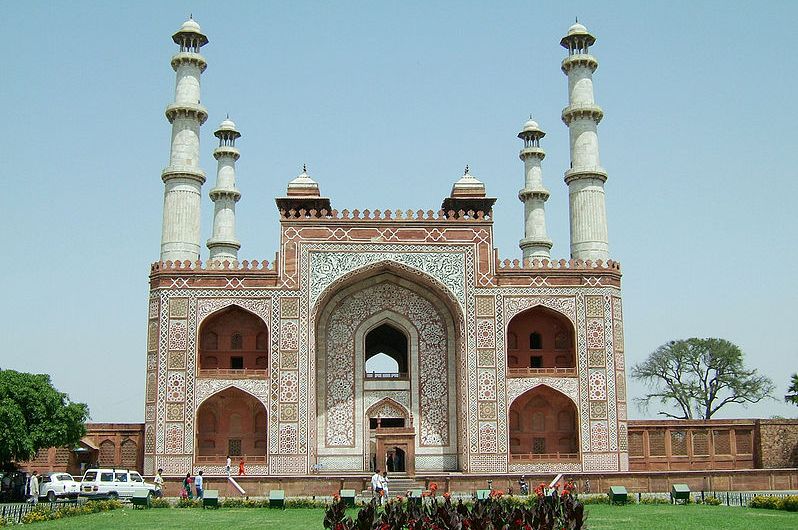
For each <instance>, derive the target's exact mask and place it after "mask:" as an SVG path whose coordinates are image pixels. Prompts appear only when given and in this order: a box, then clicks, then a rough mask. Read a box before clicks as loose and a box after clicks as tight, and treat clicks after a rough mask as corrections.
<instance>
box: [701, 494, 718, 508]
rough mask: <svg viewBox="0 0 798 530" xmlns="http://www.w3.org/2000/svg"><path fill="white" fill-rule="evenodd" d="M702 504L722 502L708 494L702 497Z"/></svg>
mask: <svg viewBox="0 0 798 530" xmlns="http://www.w3.org/2000/svg"><path fill="white" fill-rule="evenodd" d="M704 504H708V505H710V506H720V505H721V504H722V503H721V500H720V499H719V498H717V497H713V496H709V497H706V498H705V499H704Z"/></svg>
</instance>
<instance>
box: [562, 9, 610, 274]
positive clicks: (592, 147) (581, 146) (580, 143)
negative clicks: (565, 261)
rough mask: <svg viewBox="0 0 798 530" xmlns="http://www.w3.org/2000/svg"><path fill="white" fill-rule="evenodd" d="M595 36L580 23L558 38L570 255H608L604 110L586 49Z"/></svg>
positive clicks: (603, 257)
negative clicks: (564, 93) (563, 79)
mask: <svg viewBox="0 0 798 530" xmlns="http://www.w3.org/2000/svg"><path fill="white" fill-rule="evenodd" d="M595 41H596V38H595V37H594V36H593V35H591V34H590V33H588V31H587V29H586V28H585V27H584V26H583V25H582V24H579V23H576V24H574V25H573V26H571V27H570V28H569V29H568V34H567V35H566V36H565V37H563V38H562V40H561V41H560V44H561V45H562V46H563V47H564V48H566V49H567V50H568V57H566V58H565V59H564V60H563V62H562V71H563V72H564V73H565V74H566V75H567V76H568V106H567V107H566V108H565V109H564V110H563V111H562V120H563V122H565V124H566V125H567V126H568V130H569V135H570V140H571V167H570V169H568V171H566V172H565V182H566V184H568V194H569V204H570V218H571V257H572V258H574V259H585V260H586V259H590V260H594V261H595V260H598V259H600V260H603V261H607V259H608V258H609V246H608V238H607V214H606V208H605V205H604V183H605V182H606V181H607V173H606V172H605V171H604V169H603V168H602V167H601V163H600V161H599V148H598V133H597V128H598V124H599V122H600V121H601V118H602V117H603V115H604V113H603V112H602V110H601V107H599V106H598V105H596V103H595V101H594V99H593V72H595V71H596V68H598V61H597V60H596V58H595V57H593V56H592V55H590V54H589V47H590V46H591V45H592V44H593V43H594V42H595Z"/></svg>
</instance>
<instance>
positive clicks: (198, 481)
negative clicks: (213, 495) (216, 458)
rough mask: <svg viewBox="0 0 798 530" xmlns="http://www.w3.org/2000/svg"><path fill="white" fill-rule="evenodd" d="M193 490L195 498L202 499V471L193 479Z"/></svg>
mask: <svg viewBox="0 0 798 530" xmlns="http://www.w3.org/2000/svg"><path fill="white" fill-rule="evenodd" d="M194 489H196V490H197V498H198V499H201V498H202V471H200V472H199V473H197V476H196V477H194Z"/></svg>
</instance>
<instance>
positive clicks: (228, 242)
mask: <svg viewBox="0 0 798 530" xmlns="http://www.w3.org/2000/svg"><path fill="white" fill-rule="evenodd" d="M213 134H214V136H216V137H217V138H218V139H219V147H217V148H216V149H214V151H213V157H214V158H215V159H216V160H218V161H219V166H218V168H217V170H216V186H215V187H214V188H213V189H212V190H211V191H210V193H209V195H210V197H211V200H212V201H213V205H214V210H213V235H212V236H211V238H210V239H209V240H208V250H210V256H209V259H210V260H216V261H224V260H228V261H230V262H231V263H232V262H234V261H238V249H240V248H241V243H239V242H238V239H236V203H237V202H238V200H239V199H240V198H241V193H240V192H239V191H238V189H237V188H236V160H238V158H239V157H240V156H241V154H240V153H239V152H238V149H236V139H237V138H239V137H240V136H241V133H240V132H238V131H237V130H236V124H235V123H233V121H232V120H231V119H230V118H229V117H228V118H227V119H225V120H224V121H223V122H222V123H221V125H219V129H218V130H217V131H216V132H215V133H213Z"/></svg>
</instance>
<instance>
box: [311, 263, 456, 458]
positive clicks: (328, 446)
mask: <svg viewBox="0 0 798 530" xmlns="http://www.w3.org/2000/svg"><path fill="white" fill-rule="evenodd" d="M403 293H404V294H403ZM363 296H365V297H371V298H369V300H368V301H366V303H364V304H358V305H357V308H358V309H356V310H355V311H354V312H351V311H349V309H348V306H347V305H346V304H350V303H354V301H355V300H359V298H360V297H363ZM390 296H394V297H395V298H394V299H390V298H386V297H390ZM414 299H417V300H419V302H418V303H417V305H416V306H414V307H415V309H410V310H408V309H407V308H405V306H408V307H409V305H408V304H410V300H414ZM418 304H421V305H422V306H423V305H425V304H426V305H427V306H428V307H431V308H433V309H432V311H434V312H435V314H436V315H438V316H437V317H435V318H439V319H440V322H441V323H442V324H441V325H442V328H441V329H443V335H442V340H441V341H439V345H442V346H441V347H443V348H445V353H444V354H443V357H436V358H440V359H443V360H442V362H443V363H444V364H443V365H442V369H441V370H438V372H437V373H438V374H440V375H441V377H444V378H446V379H447V380H448V378H449V377H451V378H452V379H451V381H450V382H448V383H445V382H444V383H441V384H435V385H428V386H426V387H425V386H424V385H423V384H419V383H414V382H413V381H414V380H413V377H419V378H424V377H427V376H428V375H429V374H428V373H425V374H415V375H413V371H414V370H415V368H414V366H415V364H419V363H420V364H422V365H425V366H426V364H425V363H424V362H423V361H422V360H421V359H422V358H425V357H424V355H425V351H428V350H426V347H427V342H429V338H428V336H427V335H426V334H425V333H424V329H425V328H424V326H425V324H424V322H423V321H418V322H415V323H412V321H413V320H414V317H413V316H412V315H411V313H413V311H414V310H418ZM411 305H412V304H411ZM344 307H347V310H346V311H343V313H341V312H340V311H342V309H340V308H344ZM391 312H393V313H395V314H397V315H401V317H402V318H401V319H402V320H407V322H408V325H410V326H411V327H413V328H417V329H418V330H419V331H414V332H413V333H414V334H415V335H414V336H415V337H417V338H416V339H413V340H415V341H416V342H417V343H414V344H411V345H410V347H408V348H407V350H408V352H409V353H410V355H411V359H410V360H409V362H408V363H407V365H408V371H409V372H410V373H411V376H410V380H411V381H410V383H411V385H415V384H418V385H419V386H420V387H421V388H429V389H432V388H442V389H443V391H444V394H443V395H442V399H445V401H440V400H438V403H444V410H445V412H444V413H441V414H439V415H438V417H441V418H443V423H445V424H446V425H447V426H448V427H446V432H445V433H443V434H442V435H440V432H439V429H438V426H431V425H430V423H429V420H428V419H427V418H428V417H429V416H427V415H426V412H425V411H426V410H427V407H428V406H427V405H426V401H425V400H427V398H426V397H425V395H424V394H423V392H421V395H419V388H418V387H414V389H413V390H412V392H414V395H415V396H417V398H416V399H417V402H416V405H415V406H416V407H417V408H418V409H419V410H418V412H417V411H416V410H415V409H414V410H413V415H414V417H415V425H414V426H415V427H416V428H417V434H418V440H419V441H418V443H419V445H420V446H421V445H424V441H425V440H431V441H432V442H431V443H430V444H428V445H429V446H430V447H445V448H447V449H445V450H444V451H442V452H439V454H444V455H449V456H447V457H446V460H445V461H446V462H447V464H445V465H446V466H447V469H456V468H457V466H458V459H457V452H458V451H459V449H460V448H461V447H463V443H464V442H463V440H464V438H465V426H464V425H460V424H459V423H454V422H453V423H452V424H451V425H449V423H448V419H449V418H450V417H451V418H459V416H458V415H457V410H459V409H460V408H461V407H464V406H465V403H464V402H458V396H459V397H460V399H461V400H464V399H465V396H466V395H467V390H466V389H465V388H463V386H464V385H465V384H467V382H466V375H465V374H461V373H460V372H459V370H460V362H459V358H460V356H461V355H462V344H463V342H464V341H463V318H462V314H461V312H460V309H459V305H458V303H457V301H456V300H455V299H454V297H453V296H452V295H451V293H450V292H449V291H448V289H446V288H445V287H443V286H442V285H441V284H440V283H439V282H438V281H437V280H434V279H433V278H431V277H429V276H428V275H426V274H423V273H420V272H418V271H413V272H409V271H407V270H405V269H404V268H402V267H398V266H397V264H395V263H393V262H381V263H379V264H375V265H369V266H367V267H364V268H363V269H359V270H356V271H353V272H351V273H348V274H347V275H345V276H344V277H342V278H339V279H338V280H337V281H335V282H333V283H332V284H331V285H330V286H329V287H328V288H327V289H325V291H324V292H323V293H322V295H321V296H320V297H319V302H318V303H317V304H316V305H314V306H313V308H312V310H311V321H312V322H314V323H315V326H314V328H313V332H314V337H313V338H314V340H315V344H316V368H317V372H316V374H315V377H316V380H315V388H316V412H317V425H316V428H317V429H318V430H317V432H318V436H317V441H318V444H317V450H318V453H317V454H318V455H319V456H320V457H321V456H322V455H324V454H325V452H329V453H330V454H331V455H332V454H333V452H334V451H335V448H336V447H352V446H354V447H356V449H355V450H356V451H358V452H361V451H362V450H363V448H361V447H360V446H361V444H362V442H361V441H360V440H362V438H361V437H360V436H361V435H360V434H359V433H361V432H362V431H363V428H362V427H359V426H358V425H359V424H360V423H361V422H362V420H361V418H363V417H364V413H365V411H363V410H362V406H360V405H358V403H359V399H357V398H356V396H355V394H354V393H355V392H359V390H356V387H357V388H360V386H358V385H360V384H361V383H357V384H356V381H355V379H354V376H353V375H347V374H354V373H355V372H356V371H357V369H356V368H355V366H354V365H355V364H356V363H358V362H362V361H363V360H365V359H361V360H357V359H352V360H349V359H348V355H349V354H348V353H347V352H346V351H345V348H343V346H342V347H341V348H338V347H337V346H336V344H337V343H339V342H340V344H341V345H343V344H344V343H346V342H348V341H350V340H351V341H354V342H352V343H353V344H354V343H355V342H357V340H356V339H355V338H354V337H355V334H356V333H362V334H363V342H364V344H365V338H366V337H367V336H368V333H369V332H371V331H373V330H374V329H378V328H379V326H381V325H383V324H388V325H389V326H390V327H396V326H393V324H391V322H390V321H391V320H392V317H390V316H387V317H385V318H383V319H381V320H380V321H379V322H375V324H376V325H375V326H373V327H368V328H367V327H365V326H363V324H364V323H365V322H366V321H369V320H370V319H377V318H378V317H377V315H379V314H381V313H391ZM341 315H346V322H345V323H343V325H338V323H337V320H336V319H339V320H340V319H341V318H343V317H341ZM333 320H336V321H335V322H333ZM398 327H399V328H401V327H403V326H401V325H400V326H398ZM405 331H407V330H405ZM331 332H332V333H333V334H332V335H330V334H329V333H331ZM341 333H345V334H346V337H344V336H341ZM350 336H351V337H350ZM405 336H406V337H407V340H411V338H410V337H409V336H408V334H407V333H405ZM358 340H359V339H358ZM330 341H332V342H330ZM336 341H337V342H336ZM424 341H427V342H424ZM358 344H359V342H358ZM364 348H366V346H364ZM403 348H404V346H402V349H403ZM339 350H340V351H339ZM350 351H351V350H350ZM413 352H415V353H413ZM363 355H364V357H365V352H364V353H363ZM339 357H341V358H342V359H343V358H344V357H346V360H345V361H346V362H345V363H341V362H338V358H339ZM328 360H329V362H331V363H332V364H331V365H330V366H329V367H328ZM414 363H415V364H414ZM350 365H351V366H350ZM397 365H399V363H397ZM361 366H362V365H361ZM330 368H334V369H335V370H339V369H343V370H344V371H345V372H347V374H344V373H343V372H342V373H341V374H340V376H339V374H338V373H337V372H334V371H328V370H329V369H330ZM360 369H361V370H362V369H363V368H360ZM339 371H340V370H339ZM328 378H332V381H331V380H328ZM333 382H334V383H335V384H331V383H333ZM449 385H451V388H450V387H449ZM328 389H333V390H334V391H335V393H331V392H332V390H331V391H330V392H328ZM427 401H429V400H427ZM359 406H360V407H361V408H360V409H358V407H359ZM446 407H448V408H446ZM328 410H331V411H332V410H334V411H335V412H336V414H335V415H334V416H333V415H331V414H328V413H327V411H328ZM339 412H340V414H339ZM416 414H418V416H416ZM330 418H335V421H336V422H338V423H337V424H335V425H333V427H332V428H331V427H330V424H329V420H330ZM425 421H427V423H426V424H425ZM425 425H427V426H429V428H427V427H425ZM339 427H340V429H338V428H339ZM425 428H426V430H425ZM336 429H337V430H336ZM436 429H438V430H436ZM338 431H340V432H338ZM439 435H440V436H439ZM425 436H426V438H425ZM436 436H437V438H436ZM436 443H437V444H439V445H437V446H436V445H434V444H436ZM349 451H352V450H349ZM367 456H368V455H366V457H367ZM364 461H365V462H367V458H366V459H365V460H364ZM439 461H441V462H443V461H444V457H440V458H439Z"/></svg>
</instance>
